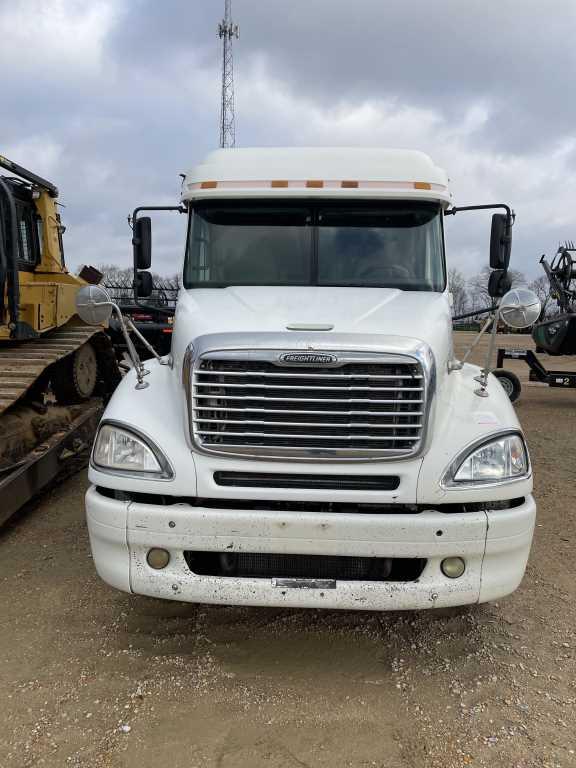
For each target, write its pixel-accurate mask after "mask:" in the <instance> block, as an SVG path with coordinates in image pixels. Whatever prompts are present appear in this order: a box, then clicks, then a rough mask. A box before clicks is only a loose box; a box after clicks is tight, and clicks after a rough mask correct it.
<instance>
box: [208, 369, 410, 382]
mask: <svg viewBox="0 0 576 768" xmlns="http://www.w3.org/2000/svg"><path fill="white" fill-rule="evenodd" d="M196 375H197V376H220V377H222V376H223V377H228V376H230V377H232V376H258V377H262V378H267V377H272V378H275V379H280V378H290V379H297V378H302V379H310V378H315V379H377V380H384V381H386V380H391V379H421V378H422V376H420V375H419V374H412V373H406V374H394V373H383V374H377V375H375V374H370V373H365V374H357V373H337V374H334V373H317V374H315V375H314V377H311V376H310V374H308V373H292V372H290V373H280V372H279V373H267V372H259V371H222V372H214V371H196Z"/></svg>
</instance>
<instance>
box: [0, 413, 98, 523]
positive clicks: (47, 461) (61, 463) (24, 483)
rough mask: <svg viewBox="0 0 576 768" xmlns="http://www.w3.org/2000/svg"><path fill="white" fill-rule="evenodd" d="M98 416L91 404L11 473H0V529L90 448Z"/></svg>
mask: <svg viewBox="0 0 576 768" xmlns="http://www.w3.org/2000/svg"><path fill="white" fill-rule="evenodd" d="M101 415H102V405H101V404H100V403H96V404H94V403H91V404H90V405H89V406H87V408H86V410H85V411H84V412H83V413H81V414H80V415H79V416H78V417H77V418H76V419H74V421H73V422H72V423H71V424H70V425H69V426H68V427H67V428H66V429H64V430H60V431H59V432H56V433H55V434H54V435H52V436H51V437H50V438H48V440H46V441H45V442H44V443H41V444H40V445H38V446H36V448H34V450H33V451H31V453H29V454H28V456H27V457H26V458H25V459H24V460H23V461H22V462H19V463H18V464H17V465H16V466H15V467H14V468H13V469H12V471H10V469H8V470H5V471H3V472H1V473H0V526H2V525H4V523H5V522H6V521H7V520H9V519H10V518H11V517H12V515H14V514H15V513H16V512H17V511H18V510H19V509H20V508H21V507H22V506H23V505H24V504H26V503H27V502H28V501H30V499H32V498H33V497H34V496H35V495H36V494H37V493H39V492H40V491H41V490H42V489H43V488H45V487H46V485H48V483H50V482H51V481H52V480H54V478H55V477H56V476H57V475H58V474H59V473H60V472H61V471H62V470H63V469H65V467H66V465H67V464H68V463H69V462H70V461H71V460H73V459H74V458H77V457H78V456H79V455H80V454H81V453H83V452H84V451H85V450H86V449H88V448H89V447H90V445H91V444H92V439H93V437H94V433H95V431H96V427H97V426H98V422H99V421H100V417H101ZM87 456H88V453H87Z"/></svg>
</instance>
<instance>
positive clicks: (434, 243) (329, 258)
mask: <svg viewBox="0 0 576 768" xmlns="http://www.w3.org/2000/svg"><path fill="white" fill-rule="evenodd" d="M443 242H444V241H443V231H442V215H441V209H440V206H439V205H438V204H436V203H428V202H419V201H417V202H409V201H405V200H402V201H378V202H373V201H365V202H363V201H362V202H358V203H351V202H345V203H341V202H339V201H338V202H333V203H331V202H329V201H321V202H319V203H314V204H308V202H307V201H306V202H303V201H297V202H294V203H292V202H290V201H286V202H284V201H282V202H276V201H270V202H267V201H262V200H254V201H242V202H235V201H218V202H202V203H198V204H196V206H195V207H194V208H193V210H192V211H191V215H190V225H189V230H188V247H187V251H186V262H185V266H184V285H185V287H186V288H221V287H226V286H229V285H324V286H330V285H333V286H364V287H385V288H401V289H403V290H408V291H443V290H444V288H445V270H444V245H443Z"/></svg>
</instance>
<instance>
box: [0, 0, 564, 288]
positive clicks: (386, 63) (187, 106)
mask: <svg viewBox="0 0 576 768" xmlns="http://www.w3.org/2000/svg"><path fill="white" fill-rule="evenodd" d="M221 5H222V4H221V3H220V2H214V0H211V2H208V0H194V2H190V0H171V2H166V3H158V2H154V0H95V1H94V2H92V3H90V4H88V5H87V4H86V3H83V2H81V1H80V0H52V2H51V3H49V4H46V3H42V2H40V0H23V2H21V3H18V4H13V3H10V2H9V1H8V0H0V41H2V45H1V46H0V66H1V67H2V72H3V93H2V96H1V97H0V141H1V145H0V152H3V153H4V154H7V155H9V156H10V154H11V153H12V154H14V159H15V160H18V161H19V162H22V163H23V164H26V163H28V164H29V165H33V166H34V167H36V168H37V170H38V171H39V172H43V173H46V174H48V175H49V176H50V177H51V178H53V179H54V180H55V181H56V182H57V183H58V184H59V186H60V187H61V190H62V201H63V202H65V203H66V204H67V208H66V210H65V212H64V215H65V218H66V221H67V224H68V231H67V233H66V239H67V250H68V256H69V260H70V262H71V263H72V264H79V263H82V262H86V261H92V262H96V263H98V262H110V261H116V262H119V263H123V264H126V263H128V261H129V258H130V233H129V231H128V229H127V226H126V215H127V214H128V213H129V211H130V210H131V209H132V208H133V207H134V206H135V205H136V204H139V203H154V202H160V203H166V202H176V201H177V198H178V192H179V183H180V179H179V177H178V173H179V172H180V171H182V170H184V169H185V168H187V167H189V166H191V165H192V164H194V163H195V162H196V161H198V160H199V159H200V158H201V157H202V155H203V154H204V153H205V152H206V151H207V150H209V149H211V148H212V147H214V146H215V144H216V143H217V138H218V125H217V123H218V108H219V90H218V89H219V65H220V56H219V45H218V40H217V36H216V27H217V23H218V21H219V19H220V16H221V12H222V9H221ZM234 11H235V16H236V20H237V21H238V22H239V23H240V25H241V39H240V41H239V43H238V44H237V46H236V74H237V116H238V131H237V135H238V140H239V143H241V144H244V145H257V144H266V145H270V144H282V143H287V144H316V145H317V144H322V143H325V144H343V145H346V144H377V145H382V144H384V145H390V146H413V147H418V148H422V149H424V150H425V151H428V152H430V153H431V154H433V156H434V157H435V158H437V159H438V161H439V162H441V163H442V164H444V165H445V166H446V167H447V168H448V169H449V172H450V175H451V177H452V179H453V181H454V189H455V192H456V194H457V199H458V201H459V202H462V203H464V202H486V201H490V200H497V201H499V200H505V201H507V202H510V203H512V204H513V206H514V207H515V208H516V210H517V212H518V223H517V226H516V230H515V242H516V246H515V254H514V259H515V262H516V266H518V267H520V268H522V269H525V270H526V271H527V272H529V273H531V274H538V266H537V257H538V255H539V254H540V253H541V252H542V251H544V250H551V249H552V248H553V247H554V246H555V245H556V243H557V241H558V240H559V239H563V238H565V237H572V238H573V237H574V236H575V233H574V232H573V231H572V229H571V228H572V227H573V226H574V222H573V200H574V196H575V195H576V182H575V180H574V179H575V176H574V166H575V160H576V152H575V148H574V146H573V144H572V143H571V142H574V130H573V125H574V120H575V118H576V114H575V113H576V105H575V104H574V103H573V99H572V98H571V96H572V89H573V84H572V79H573V73H574V71H575V64H576V61H575V58H576V49H574V46H572V45H570V44H569V42H566V41H570V40H571V39H572V38H573V36H574V32H575V31H576V30H575V27H576V6H575V5H574V3H573V2H572V0H551V1H550V2H548V3H547V4H546V5H545V6H544V5H542V4H541V3H536V2H534V1H533V0H524V2H521V0H502V1H501V2H499V3H498V4H496V3H490V4H488V3H485V2H478V1H477V0H474V1H472V0H471V1H469V2H467V3H462V2H461V1H460V0H442V2H439V3H428V2H425V0H405V1H404V2H400V0H394V1H393V0H390V2H386V3H382V2H381V0H357V2H356V3H355V4H353V5H351V4H350V3H348V2H343V0H342V1H339V0H315V1H314V2H313V3H310V2H304V0H292V2H290V3H286V2H284V1H282V0H258V1H256V0H234ZM37 62H41V64H40V65H39V66H36V64H37ZM447 233H448V238H449V244H450V246H451V247H452V261H453V263H456V264H457V265H459V266H462V267H463V268H465V269H466V270H467V271H474V270H477V269H479V268H480V267H481V266H482V265H483V263H484V261H485V258H486V248H487V241H488V218H487V217H486V216H481V215H477V216H475V217H473V216H469V217H462V218H460V217H456V219H455V220H454V221H452V220H451V221H450V223H449V225H448V226H447ZM182 247H183V234H182V227H181V222H178V221H174V220H173V219H169V218H167V217H165V218H164V219H161V218H159V219H158V221H157V222H155V254H156V255H155V259H156V261H155V267H156V268H157V269H158V270H159V271H166V272H170V271H173V270H174V269H176V267H177V265H178V263H179V260H180V259H181V253H182Z"/></svg>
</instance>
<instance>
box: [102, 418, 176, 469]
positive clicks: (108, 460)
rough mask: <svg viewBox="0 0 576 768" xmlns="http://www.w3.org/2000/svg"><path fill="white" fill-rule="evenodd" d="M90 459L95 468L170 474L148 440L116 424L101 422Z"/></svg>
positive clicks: (162, 458) (163, 460) (163, 459)
mask: <svg viewBox="0 0 576 768" xmlns="http://www.w3.org/2000/svg"><path fill="white" fill-rule="evenodd" d="M92 462H93V464H94V465H95V466H96V468H97V469H103V470H105V471H106V470H112V471H114V472H121V473H124V472H130V473H140V474H144V475H151V476H157V477H158V478H167V477H172V475H173V473H172V471H171V470H170V467H169V465H168V462H167V461H166V459H165V458H164V456H163V455H162V453H161V452H160V451H159V450H158V449H157V448H156V447H152V446H151V445H150V444H149V443H148V441H147V440H146V439H145V438H144V437H141V436H139V435H136V434H135V433H134V432H132V431H130V430H129V429H125V428H124V427H120V426H119V425H117V424H112V423H107V424H103V425H102V426H101V427H100V429H99V431H98V435H97V436H96V442H95V443H94V450H93V452H92Z"/></svg>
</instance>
